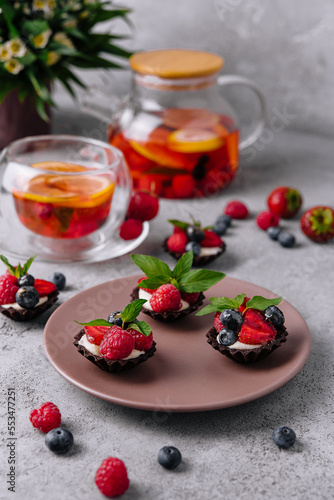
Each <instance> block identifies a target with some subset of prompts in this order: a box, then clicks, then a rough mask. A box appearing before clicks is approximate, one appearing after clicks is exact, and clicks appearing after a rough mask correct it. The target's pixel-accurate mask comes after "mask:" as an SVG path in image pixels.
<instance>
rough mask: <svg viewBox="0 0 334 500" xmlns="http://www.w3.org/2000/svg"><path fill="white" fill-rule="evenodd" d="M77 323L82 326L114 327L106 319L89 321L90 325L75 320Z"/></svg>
mask: <svg viewBox="0 0 334 500" xmlns="http://www.w3.org/2000/svg"><path fill="white" fill-rule="evenodd" d="M73 321H75V323H78V325H82V326H110V327H111V326H114V325H112V324H111V323H109V321H107V320H105V319H93V321H88V323H80V322H79V321H76V320H73Z"/></svg>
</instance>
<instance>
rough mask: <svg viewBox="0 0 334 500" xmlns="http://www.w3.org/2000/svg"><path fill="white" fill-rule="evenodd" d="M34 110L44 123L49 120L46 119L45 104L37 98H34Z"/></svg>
mask: <svg viewBox="0 0 334 500" xmlns="http://www.w3.org/2000/svg"><path fill="white" fill-rule="evenodd" d="M36 110H37V113H38V114H39V116H40V117H41V118H42V120H44V121H45V122H49V121H50V118H49V117H48V114H47V112H46V111H45V102H44V101H43V99H41V98H40V97H39V96H36Z"/></svg>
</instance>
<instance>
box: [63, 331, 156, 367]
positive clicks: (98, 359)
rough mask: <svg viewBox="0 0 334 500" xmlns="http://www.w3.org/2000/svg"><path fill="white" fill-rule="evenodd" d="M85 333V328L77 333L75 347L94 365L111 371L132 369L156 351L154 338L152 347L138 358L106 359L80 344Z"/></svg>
mask: <svg viewBox="0 0 334 500" xmlns="http://www.w3.org/2000/svg"><path fill="white" fill-rule="evenodd" d="M83 335H85V330H80V332H79V333H77V334H76V335H75V337H74V339H75V340H74V342H73V344H74V345H75V347H76V348H77V349H78V351H79V352H80V354H82V356H84V357H85V358H86V359H88V360H89V361H91V362H92V363H94V365H96V366H98V367H99V368H101V369H102V370H104V371H106V372H110V373H118V372H123V371H126V370H131V368H134V367H135V366H137V365H139V364H140V363H143V362H144V361H147V360H148V359H149V358H151V357H152V356H153V355H154V353H155V351H156V343H155V342H154V340H153V343H152V347H151V348H150V349H149V350H148V351H146V352H144V354H140V355H139V356H138V357H137V358H133V359H116V360H111V359H105V358H103V357H102V356H97V355H96V354H93V353H91V352H89V351H88V349H86V347H84V346H83V345H81V344H79V340H80V339H81V337H82V336H83Z"/></svg>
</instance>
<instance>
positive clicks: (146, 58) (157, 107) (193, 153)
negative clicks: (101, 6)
mask: <svg viewBox="0 0 334 500" xmlns="http://www.w3.org/2000/svg"><path fill="white" fill-rule="evenodd" d="M223 64H224V60H223V59H222V58H221V57H220V56H219V55H216V54H213V53H210V52H204V51H197V50H183V49H165V50H153V51H145V52H139V53H136V54H134V55H133V56H132V57H131V58H130V66H131V69H132V70H133V84H132V91H131V94H130V95H129V96H128V97H127V98H126V99H124V100H123V101H121V104H120V105H118V109H116V110H113V112H112V113H110V115H109V113H108V112H106V109H105V107H104V106H103V107H101V108H100V109H99V108H98V107H97V106H96V105H95V104H93V99H94V100H95V97H96V95H95V96H91V99H90V103H89V99H88V101H86V105H85V107H86V109H87V108H88V110H89V111H90V112H93V114H95V115H96V116H98V117H99V118H101V117H102V118H104V119H105V120H106V121H108V122H109V123H108V129H107V133H108V140H109V142H110V143H111V144H112V145H113V146H115V147H117V148H119V149H120V150H121V151H122V152H123V154H124V156H125V158H126V160H127V162H128V165H129V167H130V171H131V175H132V180H133V187H134V188H135V189H144V190H149V191H151V192H153V193H155V194H157V195H158V196H160V197H163V198H194V197H202V196H209V195H212V194H214V193H216V192H217V191H219V190H221V189H223V188H224V187H226V186H227V185H228V184H229V183H230V182H231V181H232V180H233V178H234V177H235V175H236V173H237V170H238V166H239V151H240V150H242V149H244V148H246V147H247V146H249V145H251V144H252V143H253V142H254V141H255V140H256V139H257V138H258V137H259V135H260V134H261V131H262V129H263V127H264V122H265V100H264V97H263V94H262V92H261V91H260V89H259V88H258V87H257V85H256V84H255V83H253V82H252V81H251V80H248V79H247V78H243V77H240V76H234V75H227V76H221V75H219V71H220V70H221V68H222V67H223ZM234 84H240V85H245V86H247V87H249V88H251V89H252V90H253V91H254V92H255V93H256V95H257V97H258V99H259V102H260V113H259V117H258V119H257V120H256V122H255V125H254V127H253V128H252V130H251V131H250V133H249V135H248V136H247V137H246V138H243V139H242V140H241V141H240V140H239V126H238V119H237V116H236V113H235V111H234V110H233V108H232V107H231V106H230V105H229V104H228V103H227V102H226V101H225V100H224V99H223V97H222V95H221V92H220V87H222V86H225V85H234ZM92 98H93V99H92Z"/></svg>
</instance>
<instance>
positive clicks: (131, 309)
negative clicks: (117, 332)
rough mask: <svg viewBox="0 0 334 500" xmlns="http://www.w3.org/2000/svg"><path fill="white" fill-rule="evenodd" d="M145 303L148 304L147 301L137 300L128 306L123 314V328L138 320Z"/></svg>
mask: <svg viewBox="0 0 334 500" xmlns="http://www.w3.org/2000/svg"><path fill="white" fill-rule="evenodd" d="M145 302H147V300H146V299H137V300H134V301H133V302H130V304H128V305H127V306H126V307H125V308H124V309H123V311H122V313H121V320H122V321H123V326H124V323H132V322H133V321H134V320H135V319H136V318H137V316H138V314H139V313H140V311H141V308H142V306H143V304H145Z"/></svg>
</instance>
